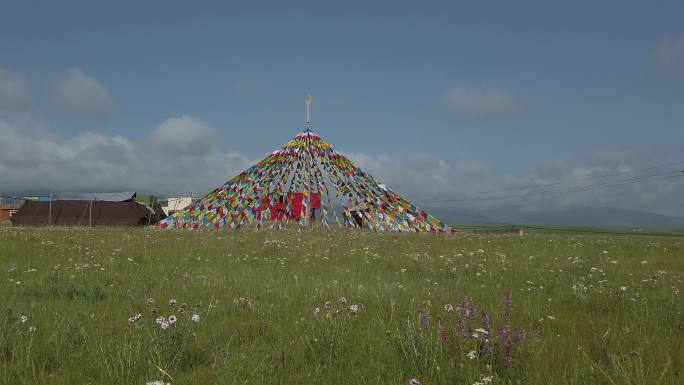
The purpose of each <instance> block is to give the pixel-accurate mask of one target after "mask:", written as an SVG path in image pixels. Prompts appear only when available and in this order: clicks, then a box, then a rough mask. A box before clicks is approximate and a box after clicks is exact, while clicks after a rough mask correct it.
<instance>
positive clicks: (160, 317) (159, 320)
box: [154, 316, 166, 325]
mask: <svg viewBox="0 0 684 385" xmlns="http://www.w3.org/2000/svg"><path fill="white" fill-rule="evenodd" d="M154 322H156V323H157V325H161V324H163V323H164V322H166V318H164V317H162V316H159V317H157V319H156V320H154Z"/></svg>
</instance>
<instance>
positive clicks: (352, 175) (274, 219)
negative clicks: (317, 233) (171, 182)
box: [156, 129, 450, 232]
mask: <svg viewBox="0 0 684 385" xmlns="http://www.w3.org/2000/svg"><path fill="white" fill-rule="evenodd" d="M316 221H320V222H321V223H322V224H323V225H324V226H325V227H328V226H330V225H333V224H334V225H337V226H342V227H351V228H364V227H365V228H368V229H371V230H375V231H406V232H423V231H430V232H448V231H450V229H449V227H448V226H447V225H446V224H445V223H443V222H441V221H440V220H439V219H437V218H435V217H433V216H431V215H430V214H428V213H426V212H425V211H423V210H421V209H419V208H418V207H416V206H414V205H413V204H412V203H411V202H409V201H408V200H406V199H404V198H402V197H401V196H399V194H397V193H396V192H394V191H392V190H391V189H390V188H389V187H387V186H386V185H384V184H383V183H381V182H380V181H378V180H377V179H375V178H374V177H373V176H371V175H369V174H367V173H365V172H363V171H362V170H361V169H360V168H358V167H356V166H355V165H354V164H353V163H352V162H351V161H350V160H349V159H347V158H346V157H345V156H344V155H342V154H340V153H339V152H337V151H335V150H334V149H333V147H332V146H331V145H330V144H328V143H326V142H325V141H324V140H323V139H321V137H320V136H319V135H318V134H316V133H314V132H313V131H311V130H309V129H307V130H306V131H304V132H302V133H300V134H298V135H297V136H295V137H294V138H293V139H292V140H290V141H289V142H288V143H287V144H285V146H283V148H282V149H280V150H278V151H274V152H273V153H271V154H270V155H269V156H267V157H266V158H265V159H263V160H261V161H260V162H259V163H257V164H255V165H253V166H252V167H250V168H249V169H247V170H245V171H243V172H242V173H241V174H240V175H238V176H236V177H234V178H233V179H231V180H229V181H228V182H226V184H224V185H223V186H220V187H217V188H215V189H214V190H213V191H211V192H210V193H209V194H207V195H205V196H204V197H202V198H201V199H200V200H199V201H197V202H195V203H193V204H191V205H190V206H188V207H186V208H185V209H183V210H180V211H177V212H176V213H175V214H173V215H171V216H169V217H168V218H166V219H164V220H162V221H161V222H159V223H158V224H157V225H156V226H158V227H160V228H163V229H170V228H193V229H196V228H204V227H214V228H217V229H221V228H231V229H240V228H245V227H255V228H262V227H265V226H269V227H278V228H281V227H283V226H286V225H287V224H288V223H298V224H300V225H308V224H311V223H313V222H316Z"/></svg>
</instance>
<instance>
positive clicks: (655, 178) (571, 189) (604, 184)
mask: <svg viewBox="0 0 684 385" xmlns="http://www.w3.org/2000/svg"><path fill="white" fill-rule="evenodd" d="M682 176H684V174H683V173H682V171H669V172H664V173H659V174H652V175H645V176H640V177H635V178H629V179H624V180H617V181H609V182H601V183H594V184H588V185H584V186H574V187H568V188H563V189H551V190H540V191H528V192H525V193H522V194H507V195H498V196H484V197H470V198H453V199H450V198H445V199H423V200H421V199H417V200H413V201H414V202H418V203H432V202H469V201H482V200H498V199H509V198H521V197H529V196H535V195H548V194H557V193H573V192H583V191H590V190H598V189H602V188H607V187H616V186H623V185H629V184H635V183H641V182H646V181H658V180H667V179H674V178H681V177H682Z"/></svg>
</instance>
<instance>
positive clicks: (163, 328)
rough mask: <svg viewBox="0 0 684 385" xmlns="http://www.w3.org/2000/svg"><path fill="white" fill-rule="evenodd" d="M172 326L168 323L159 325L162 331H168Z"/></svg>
mask: <svg viewBox="0 0 684 385" xmlns="http://www.w3.org/2000/svg"><path fill="white" fill-rule="evenodd" d="M170 325H171V324H169V323H168V322H166V321H164V322H162V323H160V324H159V327H160V328H161V329H162V330H166V329H168V328H169V326H170Z"/></svg>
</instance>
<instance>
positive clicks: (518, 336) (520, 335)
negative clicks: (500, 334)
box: [513, 329, 525, 345]
mask: <svg viewBox="0 0 684 385" xmlns="http://www.w3.org/2000/svg"><path fill="white" fill-rule="evenodd" d="M513 341H515V343H516V344H517V345H520V344H521V343H522V342H523V341H525V330H524V329H518V331H516V332H515V335H514V336H513Z"/></svg>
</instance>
